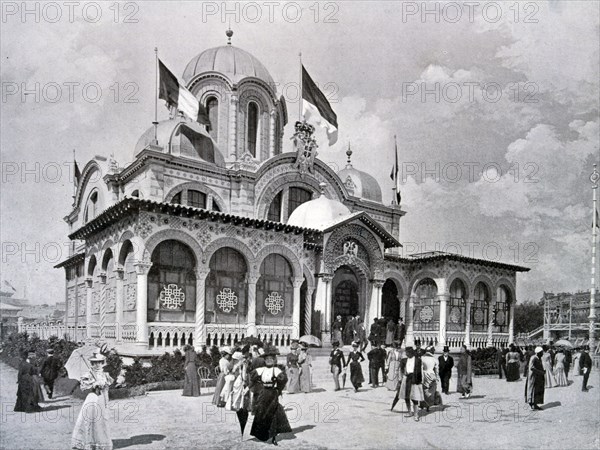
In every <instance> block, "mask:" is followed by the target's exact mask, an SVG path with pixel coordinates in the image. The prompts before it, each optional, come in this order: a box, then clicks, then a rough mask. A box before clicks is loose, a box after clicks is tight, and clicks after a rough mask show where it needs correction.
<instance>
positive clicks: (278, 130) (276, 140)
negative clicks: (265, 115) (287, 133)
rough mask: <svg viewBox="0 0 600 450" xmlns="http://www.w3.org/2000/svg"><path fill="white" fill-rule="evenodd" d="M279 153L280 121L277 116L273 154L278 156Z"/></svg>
mask: <svg viewBox="0 0 600 450" xmlns="http://www.w3.org/2000/svg"><path fill="white" fill-rule="evenodd" d="M280 153H281V119H279V114H277V115H276V117H275V150H274V154H273V156H275V155H279V154H280Z"/></svg>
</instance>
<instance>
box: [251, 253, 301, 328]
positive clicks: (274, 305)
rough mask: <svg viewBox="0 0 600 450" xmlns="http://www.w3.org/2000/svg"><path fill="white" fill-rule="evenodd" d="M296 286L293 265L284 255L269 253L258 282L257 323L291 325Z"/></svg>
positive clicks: (261, 267)
mask: <svg viewBox="0 0 600 450" xmlns="http://www.w3.org/2000/svg"><path fill="white" fill-rule="evenodd" d="M293 301H294V286H293V285H292V267H291V266H290V263H289V262H288V261H287V259H285V258H284V257H283V256H281V255H278V254H276V253H272V254H270V255H268V256H267V257H266V258H265V259H264V261H263V263H262V264H261V266H260V279H259V280H258V283H257V284H256V323H257V324H265V325H291V324H292V320H293V319H292V303H293Z"/></svg>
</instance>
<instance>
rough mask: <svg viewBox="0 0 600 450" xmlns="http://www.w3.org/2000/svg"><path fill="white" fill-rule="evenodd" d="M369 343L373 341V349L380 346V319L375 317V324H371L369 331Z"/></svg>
mask: <svg viewBox="0 0 600 450" xmlns="http://www.w3.org/2000/svg"><path fill="white" fill-rule="evenodd" d="M369 331H370V333H369V341H371V348H375V347H378V346H379V319H377V317H375V319H373V323H372V324H371V329H370V330H369Z"/></svg>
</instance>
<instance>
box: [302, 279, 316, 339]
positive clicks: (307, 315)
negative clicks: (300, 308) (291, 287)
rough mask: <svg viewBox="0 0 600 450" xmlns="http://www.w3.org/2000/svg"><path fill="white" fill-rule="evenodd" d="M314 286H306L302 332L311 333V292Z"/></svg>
mask: <svg viewBox="0 0 600 450" xmlns="http://www.w3.org/2000/svg"><path fill="white" fill-rule="evenodd" d="M313 291H314V288H312V287H307V288H306V295H305V298H304V332H305V333H306V334H312V294H313Z"/></svg>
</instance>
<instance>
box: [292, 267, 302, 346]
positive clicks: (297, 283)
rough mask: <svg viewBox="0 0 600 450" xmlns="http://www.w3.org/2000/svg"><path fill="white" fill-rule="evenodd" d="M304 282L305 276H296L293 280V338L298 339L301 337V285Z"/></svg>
mask: <svg viewBox="0 0 600 450" xmlns="http://www.w3.org/2000/svg"><path fill="white" fill-rule="evenodd" d="M303 282H304V278H303V277H298V278H294V279H293V281H292V284H293V286H294V303H293V304H292V327H293V329H292V339H298V338H299V337H300V320H301V319H300V287H301V286H302V283H303Z"/></svg>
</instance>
